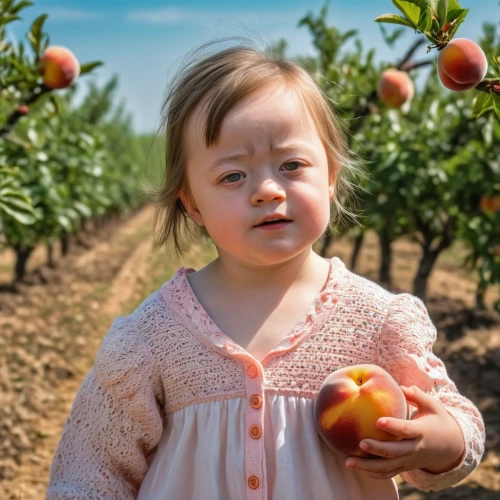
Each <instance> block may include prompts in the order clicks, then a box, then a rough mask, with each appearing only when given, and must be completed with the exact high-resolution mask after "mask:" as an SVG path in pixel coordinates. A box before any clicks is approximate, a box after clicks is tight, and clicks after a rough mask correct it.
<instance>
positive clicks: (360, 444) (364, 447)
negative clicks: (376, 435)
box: [359, 441, 368, 450]
mask: <svg viewBox="0 0 500 500" xmlns="http://www.w3.org/2000/svg"><path fill="white" fill-rule="evenodd" d="M359 447H360V448H361V449H362V450H367V449H368V443H366V442H365V441H361V443H359Z"/></svg>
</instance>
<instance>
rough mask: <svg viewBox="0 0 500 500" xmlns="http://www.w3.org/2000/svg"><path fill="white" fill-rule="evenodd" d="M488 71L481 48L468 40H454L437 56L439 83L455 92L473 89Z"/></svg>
mask: <svg viewBox="0 0 500 500" xmlns="http://www.w3.org/2000/svg"><path fill="white" fill-rule="evenodd" d="M487 70H488V61H487V60H486V56H485V54H484V52H483V50H482V49H481V47H480V46H479V45H478V44H477V43H475V42H473V41H472V40H469V39H468V38H454V39H453V40H452V41H451V42H449V43H448V44H447V45H446V47H445V48H444V49H442V50H441V51H440V52H439V56H438V74H439V78H440V79H441V83H442V84H443V85H444V86H445V87H446V88H448V89H450V90H454V91H456V92H461V91H463V90H469V89H473V88H474V87H475V86H476V85H477V84H478V83H479V82H481V81H482V80H483V78H484V76H485V75H486V71H487Z"/></svg>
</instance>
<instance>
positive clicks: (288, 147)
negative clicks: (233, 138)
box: [207, 142, 312, 172]
mask: <svg viewBox="0 0 500 500" xmlns="http://www.w3.org/2000/svg"><path fill="white" fill-rule="evenodd" d="M298 149H306V150H307V151H309V152H311V151H312V149H311V148H310V147H309V146H308V145H307V144H305V143H303V142H293V143H290V144H284V145H282V146H273V145H271V150H270V151H271V153H286V152H288V151H292V150H294V151H296V150H298ZM252 156H253V150H250V151H247V152H245V153H236V154H232V155H225V156H221V157H220V158H217V159H216V160H215V161H214V162H213V163H211V164H210V165H209V166H208V167H207V171H208V172H211V171H212V170H214V169H216V168H217V167H220V166H221V165H223V164H224V163H228V162H231V161H237V160H241V159H242V158H247V157H252Z"/></svg>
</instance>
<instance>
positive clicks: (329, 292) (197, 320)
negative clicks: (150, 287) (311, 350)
mask: <svg viewBox="0 0 500 500" xmlns="http://www.w3.org/2000/svg"><path fill="white" fill-rule="evenodd" d="M328 260H329V262H330V271H329V275H328V279H327V282H326V284H325V286H324V287H323V289H322V291H320V292H319V293H318V294H317V296H316V297H315V298H314V300H313V301H312V303H311V304H310V306H309V308H308V310H307V311H306V312H305V313H304V315H303V316H302V318H301V319H299V321H298V322H297V323H296V324H295V325H294V327H293V328H292V329H291V330H290V332H289V333H288V334H287V335H286V336H285V337H284V338H283V339H282V340H281V342H280V343H279V344H278V345H277V346H276V347H275V348H274V349H273V350H272V351H271V352H269V353H268V354H267V355H266V356H265V358H264V359H263V360H262V363H264V362H265V361H267V360H268V359H269V358H270V357H271V356H273V357H274V356H276V355H279V354H283V353H284V352H286V351H288V350H290V349H292V348H294V347H297V345H299V344H300V343H302V342H303V341H304V340H305V339H306V338H308V337H309V336H310V335H311V334H312V333H313V332H314V331H316V330H317V328H319V327H320V325H316V324H315V323H316V322H315V320H316V318H317V316H318V315H319V313H320V312H321V311H323V310H324V307H325V305H330V304H331V305H333V306H336V304H337V303H338V302H339V290H340V289H341V287H342V284H343V281H344V280H350V278H351V276H350V275H349V274H348V273H347V272H346V268H345V264H344V263H343V262H342V261H341V260H340V259H339V258H338V257H332V258H331V259H328ZM194 272H196V270H195V269H193V268H185V267H181V268H179V269H178V271H177V272H176V274H175V275H174V276H173V277H172V279H171V280H170V281H168V282H167V283H165V284H164V285H163V286H162V287H161V289H160V295H161V297H162V299H163V300H164V302H165V303H166V305H167V307H168V308H169V309H170V310H171V311H172V312H173V313H174V314H175V316H176V317H177V318H178V319H179V320H180V321H181V322H182V324H183V325H184V326H185V327H186V328H188V330H189V331H190V332H191V333H193V334H194V335H195V336H196V337H197V338H198V339H199V340H200V341H201V342H203V344H204V345H206V346H208V347H209V348H211V349H214V350H216V351H217V352H219V353H220V354H222V355H223V356H227V357H232V358H240V359H243V358H246V359H248V358H251V359H253V357H252V356H251V355H250V354H249V353H248V352H247V351H246V350H245V349H244V348H243V347H241V346H240V345H239V344H237V343H236V342H235V341H234V340H233V339H232V338H231V337H229V336H228V335H226V334H225V333H224V332H222V331H221V330H220V328H219V327H218V326H217V324H216V323H215V322H214V321H213V320H212V318H211V317H210V316H209V314H208V313H207V312H206V310H205V309H204V307H203V306H202V304H201V303H200V302H199V300H198V298H197V297H196V295H195V293H194V291H193V289H192V288H191V285H190V284H189V281H188V279H187V275H188V274H191V273H194ZM330 307H331V306H330ZM331 312H332V311H331V310H330V313H331Z"/></svg>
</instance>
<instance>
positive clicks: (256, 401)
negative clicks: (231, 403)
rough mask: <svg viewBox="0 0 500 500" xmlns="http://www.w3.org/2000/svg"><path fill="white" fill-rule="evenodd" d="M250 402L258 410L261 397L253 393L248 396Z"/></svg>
mask: <svg viewBox="0 0 500 500" xmlns="http://www.w3.org/2000/svg"><path fill="white" fill-rule="evenodd" d="M250 404H251V405H252V408H255V409H256V410H258V409H259V408H260V407H261V406H262V398H261V397H260V396H259V395H258V394H254V395H253V396H252V397H251V398H250Z"/></svg>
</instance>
